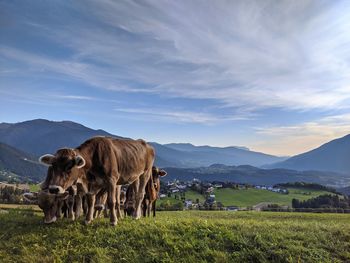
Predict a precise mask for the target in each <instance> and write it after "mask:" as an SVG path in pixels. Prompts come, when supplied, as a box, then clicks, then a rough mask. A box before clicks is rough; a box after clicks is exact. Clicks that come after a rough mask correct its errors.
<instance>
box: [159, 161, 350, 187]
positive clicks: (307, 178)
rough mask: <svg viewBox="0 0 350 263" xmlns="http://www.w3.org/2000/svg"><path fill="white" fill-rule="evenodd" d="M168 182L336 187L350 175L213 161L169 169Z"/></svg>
mask: <svg viewBox="0 0 350 263" xmlns="http://www.w3.org/2000/svg"><path fill="white" fill-rule="evenodd" d="M166 171H167V172H168V176H167V177H166V178H164V179H165V180H166V181H172V180H175V179H177V180H180V181H189V180H192V179H193V178H196V179H199V180H201V181H209V182H212V181H220V182H235V183H248V184H253V185H275V184H278V183H287V182H308V183H318V184H322V185H327V186H332V187H335V188H339V187H343V186H344V185H350V176H348V175H344V174H339V173H335V172H324V171H296V170H289V169H281V168H278V169H261V168H257V167H254V166H250V165H239V166H226V165H222V164H213V165H211V166H209V167H200V168H171V167H170V168H166Z"/></svg>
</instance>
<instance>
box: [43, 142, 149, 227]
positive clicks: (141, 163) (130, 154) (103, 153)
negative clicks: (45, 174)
mask: <svg viewBox="0 0 350 263" xmlns="http://www.w3.org/2000/svg"><path fill="white" fill-rule="evenodd" d="M154 156H155V153H154V149H153V147H152V146H150V145H149V144H147V143H146V142H145V141H143V140H121V139H115V138H109V137H94V138H92V139H89V140H87V141H86V142H84V143H83V144H82V145H80V146H79V147H77V148H75V149H67V148H64V149H60V150H58V151H57V152H56V154H55V155H44V156H42V157H40V161H41V162H43V163H45V164H47V165H50V166H51V167H52V169H51V171H52V172H51V173H52V174H51V175H50V176H49V177H50V180H49V192H50V193H54V194H57V193H62V192H64V191H65V190H66V189H67V188H68V187H69V186H71V185H73V184H74V183H75V182H77V181H78V180H80V179H82V178H84V176H83V175H85V179H86V180H87V181H88V185H89V189H88V193H87V200H88V213H87V215H86V219H85V223H86V224H89V223H90V222H91V221H92V220H93V213H94V205H95V198H96V194H97V192H96V190H95V189H96V188H95V187H90V186H91V185H96V184H97V185H98V186H99V187H100V189H101V188H106V189H107V192H108V206H109V208H110V223H111V225H116V224H117V216H116V211H115V207H116V202H117V201H119V200H117V198H116V192H117V184H118V185H121V184H132V187H133V189H134V191H135V198H136V202H135V207H136V209H135V212H134V214H133V216H134V218H136V219H139V218H140V217H141V202H142V200H143V197H144V194H145V186H146V183H147V182H148V179H149V178H150V176H151V174H152V166H153V162H154ZM100 189H99V190H100ZM117 207H119V204H117Z"/></svg>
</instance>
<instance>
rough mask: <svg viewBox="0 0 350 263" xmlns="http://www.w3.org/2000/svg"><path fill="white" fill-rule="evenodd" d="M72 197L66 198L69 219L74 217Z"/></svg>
mask: <svg viewBox="0 0 350 263" xmlns="http://www.w3.org/2000/svg"><path fill="white" fill-rule="evenodd" d="M74 199H75V197H73V196H70V197H69V199H68V218H69V219H71V220H74V219H75V215H74Z"/></svg>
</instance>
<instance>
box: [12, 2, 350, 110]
mask: <svg viewBox="0 0 350 263" xmlns="http://www.w3.org/2000/svg"><path fill="white" fill-rule="evenodd" d="M84 6H85V8H82V7H81V6H80V4H79V3H75V5H73V7H72V8H76V10H78V12H83V13H82V15H85V13H84V12H85V11H86V12H87V11H88V12H89V16H90V15H91V16H93V18H94V19H95V20H97V21H98V23H100V25H99V26H96V25H95V24H92V23H90V22H88V21H86V20H78V21H74V22H75V23H72V24H69V20H68V23H67V24H66V26H63V27H62V26H60V27H55V26H53V27H54V28H52V27H47V29H46V30H45V27H43V28H40V27H38V25H40V23H38V22H36V21H32V22H31V23H32V25H34V26H35V28H39V29H40V30H42V32H43V33H45V36H46V37H49V38H51V39H52V40H53V41H56V42H59V43H60V44H63V45H65V46H67V47H69V48H70V49H72V50H73V51H74V56H73V57H72V58H71V59H72V60H70V61H55V63H51V62H50V61H47V60H45V59H40V58H38V57H28V54H18V55H20V57H22V59H27V60H30V61H31V63H32V62H33V64H34V65H37V66H39V67H40V66H41V64H44V65H45V68H46V69H47V70H52V71H56V72H58V73H62V74H66V75H68V76H71V77H74V78H77V79H81V80H82V81H85V82H86V83H89V84H91V85H93V86H98V87H100V88H105V89H112V90H117V91H128V92H151V93H157V94H161V95H162V96H172V97H186V98H195V99H208V98H209V99H215V100H217V101H218V102H219V103H223V104H225V105H227V106H231V107H245V108H249V109H251V110H259V109H263V108H271V107H279V108H286V109H292V110H305V109H315V108H323V109H334V108H344V107H348V103H347V100H348V99H350V85H349V82H350V73H349V72H350V63H349V61H350V45H349V43H350V35H349V34H348V28H349V27H350V17H349V16H348V15H346V14H347V12H340V11H341V10H343V11H344V10H346V9H349V10H350V5H349V3H347V2H346V1H341V2H338V3H334V4H333V5H331V4H326V3H323V2H322V1H318V2H315V1H302V2H295V1H292V2H288V1H280V2H278V3H276V2H275V1H263V2H261V1H249V2H247V1H234V2H224V1H216V2H202V1H201V2H198V1H186V2H181V1H180V2H177V1H170V2H169V1H161V2H158V1H155V2H154V1H143V2H138V1H117V2H115V1H102V2H101V1H98V2H97V1H87V3H85V2H84ZM65 8H66V6H65ZM82 10H85V11H82ZM193 10H198V11H197V12H194V11H193ZM330 21H331V22H330ZM12 53H14V50H12ZM14 55H15V54H14ZM17 59H19V57H18V56H17ZM35 61H36V62H35ZM86 61H90V63H87V62H86ZM94 62H96V63H94ZM101 65H104V66H101Z"/></svg>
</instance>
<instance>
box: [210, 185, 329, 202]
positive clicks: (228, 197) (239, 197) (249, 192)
mask: <svg viewBox="0 0 350 263" xmlns="http://www.w3.org/2000/svg"><path fill="white" fill-rule="evenodd" d="M288 191H289V194H280V193H274V192H271V191H268V190H261V189H254V188H249V189H232V188H224V189H215V191H214V194H215V199H216V201H217V202H221V203H223V205H225V206H228V205H235V206H239V207H246V206H253V205H256V204H258V203H262V202H268V203H274V204H280V205H288V206H291V205H292V199H293V198H296V199H299V200H306V199H309V198H312V197H316V196H319V195H322V194H329V192H326V191H320V190H313V189H306V188H288Z"/></svg>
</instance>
